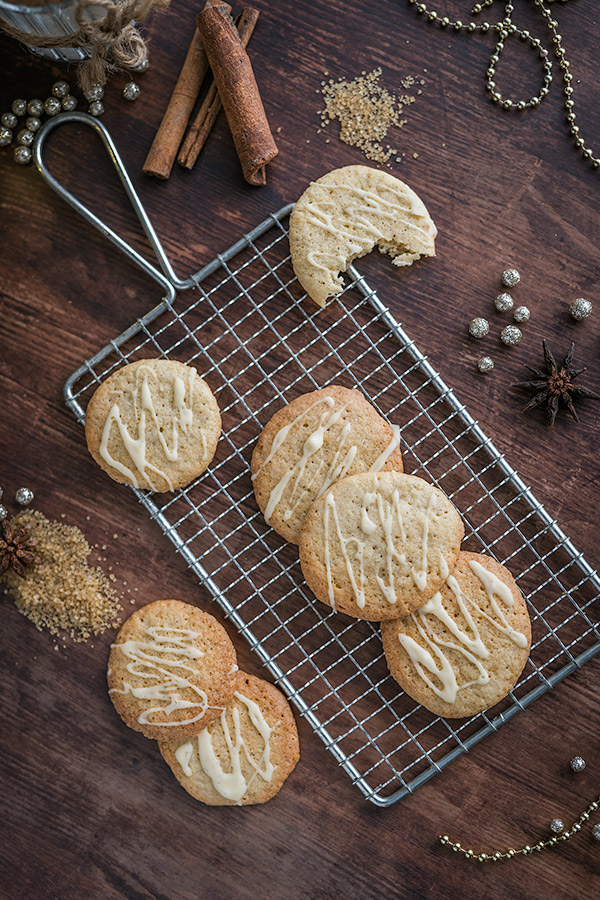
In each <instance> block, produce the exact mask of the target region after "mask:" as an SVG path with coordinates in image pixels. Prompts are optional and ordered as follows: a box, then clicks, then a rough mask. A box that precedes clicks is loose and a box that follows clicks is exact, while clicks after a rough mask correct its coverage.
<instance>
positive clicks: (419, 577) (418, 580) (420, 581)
mask: <svg viewBox="0 0 600 900" xmlns="http://www.w3.org/2000/svg"><path fill="white" fill-rule="evenodd" d="M434 503H435V494H434V493H433V491H430V493H429V497H428V499H427V508H426V510H425V520H424V522H423V539H422V541H421V568H420V569H415V567H414V566H413V568H412V569H411V572H410V574H411V575H412V577H413V581H414V583H415V585H416V586H417V588H418V589H419V590H420V591H424V590H425V588H426V587H427V553H428V550H429V520H430V518H431V510H432V509H433V505H434Z"/></svg>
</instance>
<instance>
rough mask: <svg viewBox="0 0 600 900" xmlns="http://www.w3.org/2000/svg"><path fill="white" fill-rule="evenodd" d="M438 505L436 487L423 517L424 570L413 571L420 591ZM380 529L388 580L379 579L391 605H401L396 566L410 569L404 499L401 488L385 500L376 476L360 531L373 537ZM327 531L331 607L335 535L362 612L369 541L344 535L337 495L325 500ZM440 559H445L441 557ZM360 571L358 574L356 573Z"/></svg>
mask: <svg viewBox="0 0 600 900" xmlns="http://www.w3.org/2000/svg"><path fill="white" fill-rule="evenodd" d="M434 505H435V493H434V490H433V488H432V489H431V491H430V492H429V494H428V497H427V505H426V509H425V515H424V517H423V536H422V540H421V546H422V551H421V567H420V568H419V569H416V568H415V567H414V566H412V567H411V569H410V575H411V577H412V579H413V582H414V584H415V586H416V587H417V588H418V590H420V591H423V590H425V588H426V586H427V571H428V568H427V554H428V545H429V523H430V518H431V513H432V510H433V507H434ZM378 529H382V531H383V539H384V543H385V577H382V576H381V575H379V574H377V575H376V576H375V580H376V582H377V585H378V587H379V589H380V591H381V593H382V594H383V596H384V597H385V599H386V600H387V601H388V603H390V604H394V603H397V602H398V599H399V595H398V592H397V590H396V585H395V571H396V566H397V565H400V566H401V567H405V566H407V559H406V554H405V553H404V552H403V549H402V548H403V547H404V546H405V545H406V543H407V536H406V530H405V528H404V522H403V518H402V500H401V498H400V493H399V491H398V488H395V489H394V491H393V493H392V497H391V500H387V499H386V498H385V497H383V495H382V494H381V492H380V491H379V490H378V488H377V476H374V478H373V490H371V491H365V492H364V494H363V496H362V500H361V509H360V530H361V532H362V533H363V534H365V535H367V536H370V535H373V534H374V533H375V532H376V531H377V530H378ZM323 530H324V543H325V554H324V555H325V571H326V575H327V590H328V598H329V603H330V605H331V606H332V608H335V591H334V587H333V571H332V566H331V547H330V539H331V536H332V534H333V533H335V535H336V537H337V540H338V542H339V545H340V549H341V553H342V557H343V559H344V564H345V567H346V573H347V575H348V579H349V580H350V584H351V586H352V592H353V594H354V599H355V600H356V604H357V606H358V607H359V609H364V607H365V603H366V597H365V572H364V557H365V541H364V540H362V539H361V538H360V537H358V536H356V535H349V536H346V535H345V534H344V532H343V530H342V527H341V523H340V518H339V515H338V511H337V506H336V502H335V496H334V494H333V492H330V493H329V494H328V495H327V497H326V498H325V509H324V513H323ZM351 551H353V552H351ZM440 558H442V557H441V555H440ZM444 563H445V560H444ZM440 565H441V563H440ZM356 569H357V570H358V571H356Z"/></svg>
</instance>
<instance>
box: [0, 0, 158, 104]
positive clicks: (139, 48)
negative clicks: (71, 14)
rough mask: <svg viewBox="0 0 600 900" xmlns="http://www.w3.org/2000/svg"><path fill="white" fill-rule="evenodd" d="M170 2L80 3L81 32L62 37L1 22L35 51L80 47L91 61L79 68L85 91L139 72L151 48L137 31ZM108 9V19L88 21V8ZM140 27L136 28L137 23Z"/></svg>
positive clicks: (89, 0) (103, 0)
mask: <svg viewBox="0 0 600 900" xmlns="http://www.w3.org/2000/svg"><path fill="white" fill-rule="evenodd" d="M169 3H170V0H120V2H119V0H79V3H78V5H77V9H76V11H75V19H76V22H77V25H78V27H79V31H76V32H74V33H73V34H67V35H61V36H58V37H41V36H40V35H35V34H29V33H28V32H26V31H21V30H20V29H18V28H13V27H12V26H11V25H9V24H8V23H6V22H0V28H2V30H3V31H5V32H6V33H7V34H9V35H10V36H11V37H14V38H16V39H17V40H18V41H21V42H22V43H24V44H29V45H30V46H32V47H46V48H48V49H51V48H52V49H53V48H58V47H80V48H82V49H85V50H88V51H89V53H90V58H89V60H87V61H86V62H84V63H82V64H81V66H80V67H79V72H78V80H79V84H80V85H81V88H82V89H83V90H84V91H85V90H87V88H89V87H90V86H91V85H92V84H102V85H103V84H105V82H106V79H107V78H108V73H109V72H113V71H115V70H117V69H135V68H137V67H138V66H139V65H142V64H143V63H144V62H145V61H146V60H147V58H148V48H147V47H146V44H145V41H144V39H143V38H142V36H141V35H140V33H139V31H138V30H137V28H136V24H138V23H139V22H143V21H144V19H145V18H146V17H147V16H148V14H149V13H150V12H151V11H152V10H153V9H166V7H167V6H168V5H169ZM91 6H93V7H96V8H97V7H99V6H100V7H104V9H105V10H106V15H105V16H104V17H103V18H101V19H96V20H95V21H93V22H90V21H88V20H87V19H86V18H85V11H86V10H87V9H88V7H91ZM134 22H135V23H136V24H133V23H134Z"/></svg>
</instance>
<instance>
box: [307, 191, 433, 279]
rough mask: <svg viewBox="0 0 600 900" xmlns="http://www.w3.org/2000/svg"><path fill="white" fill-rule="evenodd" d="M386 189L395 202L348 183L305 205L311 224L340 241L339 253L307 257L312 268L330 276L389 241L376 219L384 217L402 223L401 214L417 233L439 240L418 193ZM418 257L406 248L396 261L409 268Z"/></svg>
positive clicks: (317, 254) (324, 253)
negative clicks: (371, 249)
mask: <svg viewBox="0 0 600 900" xmlns="http://www.w3.org/2000/svg"><path fill="white" fill-rule="evenodd" d="M316 186H317V187H319V185H316ZM385 190H386V193H389V194H391V195H392V196H393V198H394V199H393V200H386V199H385V197H383V196H381V195H380V194H376V193H374V192H373V191H368V190H364V189H363V188H359V187H357V186H355V185H352V184H348V183H341V184H328V185H327V186H326V191H327V198H326V199H325V198H324V197H323V196H322V194H320V195H318V196H317V197H315V199H314V200H311V199H308V200H307V201H306V202H305V208H306V220H307V223H308V224H309V225H311V226H312V227H313V228H315V229H317V230H320V231H322V232H325V233H326V234H330V235H332V236H333V237H335V238H336V239H337V241H338V248H337V252H333V251H323V250H313V251H311V252H310V253H309V254H308V255H307V259H308V261H309V262H310V263H311V265H313V266H315V267H316V268H317V269H321V270H322V271H325V272H327V273H328V274H330V272H331V270H332V269H333V270H337V271H339V270H341V269H343V268H345V266H346V265H347V263H348V256H349V257H350V260H352V259H354V258H355V257H356V256H358V255H360V254H362V253H364V252H365V250H366V249H370V247H372V246H374V245H375V244H376V243H377V242H378V241H385V240H386V236H385V234H384V233H383V232H382V231H381V229H380V228H378V227H377V226H376V225H375V222H374V219H375V218H376V219H382V218H383V219H386V220H387V221H388V222H389V223H390V224H393V223H395V222H396V221H397V220H398V216H399V213H400V212H401V213H402V214H403V215H404V216H405V217H406V219H408V220H409V221H410V225H411V227H412V228H414V229H415V230H416V231H419V232H421V233H422V234H423V235H424V236H425V237H427V238H428V237H430V236H433V237H435V234H436V229H435V226H434V225H433V223H432V222H431V220H430V219H429V216H428V214H427V210H426V209H425V206H424V204H423V203H422V201H421V200H420V198H419V197H418V196H417V195H416V194H415V193H414V192H412V191H408V190H407V189H406V188H404V189H399V190H398V189H396V188H395V186H393V185H386V186H385ZM418 258H419V254H418V253H411V252H410V250H409V249H408V248H405V249H404V251H403V252H402V254H400V256H399V258H398V259H396V260H395V262H397V263H398V264H404V265H406V264H407V263H409V262H412V261H414V260H415V259H418Z"/></svg>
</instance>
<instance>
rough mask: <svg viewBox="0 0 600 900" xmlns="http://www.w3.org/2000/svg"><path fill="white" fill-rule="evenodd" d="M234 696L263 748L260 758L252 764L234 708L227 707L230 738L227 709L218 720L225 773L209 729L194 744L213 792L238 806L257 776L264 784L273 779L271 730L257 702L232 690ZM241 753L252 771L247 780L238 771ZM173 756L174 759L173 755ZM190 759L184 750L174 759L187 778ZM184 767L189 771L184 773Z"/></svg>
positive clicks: (240, 766) (235, 708)
mask: <svg viewBox="0 0 600 900" xmlns="http://www.w3.org/2000/svg"><path fill="white" fill-rule="evenodd" d="M234 696H235V697H237V699H238V700H240V701H241V703H242V704H243V705H244V706H245V707H246V709H247V711H248V717H249V719H250V722H251V723H252V725H253V726H254V729H255V730H256V731H257V732H258V734H259V735H260V737H261V738H262V741H263V743H264V748H263V752H262V755H261V757H260V759H259V760H258V761H256V760H255V759H253V758H252V756H251V754H250V752H249V750H248V747H247V745H246V742H245V741H244V738H243V736H242V729H241V721H240V711H239V709H238V707H237V706H231V707H229V710H230V713H231V720H232V726H233V735H232V730H231V728H230V726H229V722H228V720H227V713H228V709H224V710H223V712H222V713H221V717H220V720H219V721H220V724H221V729H222V731H223V737H224V738H225V744H226V746H227V751H228V754H229V766H228V771H225V769H224V768H223V766H222V765H221V762H220V761H219V759H218V757H217V754H216V753H215V749H214V745H213V739H212V728H210V727H209V728H205V729H204V731H201V732H200V734H199V735H198V737H197V742H198V758H199V760H200V765H201V766H202V769H203V770H204V772H205V773H206V774H207V775H208V777H209V778H210V780H211V781H212V783H213V786H214V788H215V790H216V791H217V792H218V793H219V794H220V795H221V796H222V797H225V798H226V799H227V800H232V801H233V802H234V803H237V804H240V803H241V801H242V799H243V798H244V796H245V794H246V793H247V791H248V789H249V787H250V785H251V784H252V782H253V781H254V779H255V778H256V777H257V776H260V777H261V778H262V779H263V780H264V781H268V782H270V781H271V779H272V778H273V773H274V771H275V766H274V765H273V763H272V762H271V734H272V733H273V731H274V729H273V728H271V727H270V726H269V725H268V723H267V721H266V719H265V717H264V715H263V713H262V710H261V708H260V706H259V705H258V703H256V702H255V701H254V700H250V699H249V698H248V697H245V696H244V695H243V694H241V693H240V692H239V691H236V692H235V695H234ZM187 746H188V744H184V745H183V747H187ZM189 746H190V747H191V746H192V745H191V744H189ZM183 747H180V748H179V750H182V749H183ZM242 752H243V753H244V755H245V757H246V759H247V761H248V763H249V764H250V767H251V769H252V774H251V776H250V778H249V779H247V778H246V777H245V776H244V774H243V772H242ZM175 755H176V756H177V753H176V754H175ZM190 757H191V751H190V755H189V756H188V755H187V750H186V751H185V753H183V754H182V759H180V758H179V756H177V760H178V762H179V764H180V765H181V768H182V769H183V772H184V774H185V775H188V776H189V775H191V774H192V773H191V769H190V766H189V760H190ZM182 760H183V762H182ZM184 763H185V765H184ZM186 765H187V768H188V770H189V771H186V767H185V766H186Z"/></svg>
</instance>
